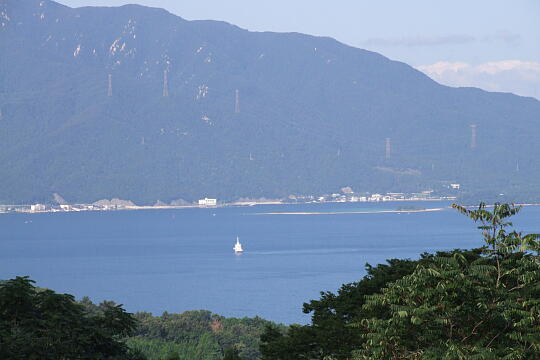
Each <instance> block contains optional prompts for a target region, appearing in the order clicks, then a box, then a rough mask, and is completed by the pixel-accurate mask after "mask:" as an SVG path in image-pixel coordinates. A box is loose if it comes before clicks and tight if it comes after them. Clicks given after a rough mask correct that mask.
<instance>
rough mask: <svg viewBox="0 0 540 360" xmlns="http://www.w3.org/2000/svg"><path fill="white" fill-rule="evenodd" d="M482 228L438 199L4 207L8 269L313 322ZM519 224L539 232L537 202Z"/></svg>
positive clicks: (1, 265) (78, 287)
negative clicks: (336, 301) (390, 269)
mask: <svg viewBox="0 0 540 360" xmlns="http://www.w3.org/2000/svg"><path fill="white" fill-rule="evenodd" d="M435 208H439V209H442V210H440V211H425V212H423V211H417V212H391V211H396V210H403V209H407V210H411V209H413V210H423V209H435ZM476 226H478V224H475V223H474V222H472V221H471V220H470V219H468V218H467V217H465V216H463V215H461V214H459V213H457V212H456V211H455V210H453V209H451V208H450V203H449V202H438V201H437V202H435V201H430V202H427V201H423V202H381V203H322V204H321V203H319V204H288V205H255V206H242V207H218V208H186V209H160V210H157V209H156V210H131V211H130V210H125V211H93V212H92V211H87V212H63V213H34V214H30V213H9V214H0V279H10V278H13V277H15V276H29V277H30V278H31V279H33V280H35V281H36V284H37V285H38V286H40V287H46V288H51V289H53V290H55V291H56V292H59V293H70V294H73V295H75V296H76V298H78V299H80V298H81V297H83V296H89V297H90V298H91V299H92V300H93V301H94V302H100V301H103V300H113V301H115V302H117V303H119V304H123V305H124V308H125V309H127V310H128V311H130V312H136V311H147V312H152V313H153V314H154V315H161V314H162V313H163V312H165V311H167V312H169V313H179V312H184V311H187V310H201V309H204V310H210V311H212V312H214V313H217V314H220V315H224V316H227V317H253V316H260V317H263V318H266V319H269V320H273V321H277V322H281V323H285V324H291V323H300V324H305V323H308V322H309V321H310V315H309V314H304V313H303V312H302V305H303V303H304V302H308V301H310V300H311V299H318V298H319V297H320V292H321V291H332V292H335V291H336V290H338V289H339V287H340V286H341V285H342V284H346V283H350V282H355V281H358V280H360V279H361V278H362V277H363V276H364V275H365V273H366V272H365V264H366V263H369V264H372V265H375V264H379V263H384V262H385V260H386V259H391V258H410V259H416V258H418V257H419V254H421V253H423V252H435V251H438V250H449V249H455V248H461V249H466V248H474V247H480V246H482V245H483V241H482V236H481V232H480V230H478V229H477V228H476ZM514 226H515V228H516V229H518V230H520V231H523V232H524V233H531V232H536V233H540V207H534V206H530V207H524V208H523V210H522V211H521V212H520V213H519V214H518V215H517V216H516V217H515V219H514ZM237 236H238V237H239V238H240V242H241V243H242V246H243V248H244V250H245V251H244V253H242V254H235V253H234V252H233V245H234V243H235V241H236V237H237Z"/></svg>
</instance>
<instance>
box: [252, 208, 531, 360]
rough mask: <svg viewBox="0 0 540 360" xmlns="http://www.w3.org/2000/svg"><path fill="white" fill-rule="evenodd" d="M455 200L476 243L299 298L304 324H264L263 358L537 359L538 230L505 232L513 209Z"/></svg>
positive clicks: (394, 264)
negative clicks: (473, 227) (479, 240)
mask: <svg viewBox="0 0 540 360" xmlns="http://www.w3.org/2000/svg"><path fill="white" fill-rule="evenodd" d="M454 207H455V208H456V209H457V210H458V211H460V212H461V213H463V214H465V215H466V216H468V217H470V218H471V219H472V220H474V221H475V222H479V223H480V226H479V229H481V230H482V234H483V237H484V240H485V246H484V247H482V248H481V249H476V250H471V251H463V250H455V251H451V252H440V253H437V254H435V255H428V254H424V255H422V256H421V258H420V259H419V260H417V261H409V260H390V261H388V264H385V265H379V266H377V267H370V266H368V268H367V272H368V275H367V276H366V277H365V278H364V279H362V280H361V281H360V282H357V283H354V284H348V285H344V286H343V287H342V288H341V289H340V290H339V292H338V294H337V295H334V294H331V293H322V296H321V299H320V300H317V301H311V302H310V303H309V304H305V305H304V311H305V312H312V313H313V315H312V319H313V323H312V325H309V326H293V327H291V328H290V329H289V331H288V332H287V333H286V334H284V333H283V332H282V331H278V330H277V329H275V328H271V327H269V328H267V330H266V331H265V333H264V334H263V336H262V337H261V340H262V344H261V351H262V354H263V359H267V360H270V359H274V360H279V359H291V360H292V359H353V358H354V359H392V360H393V359H396V360H397V359H539V358H540V257H539V250H540V246H539V242H538V235H536V234H529V235H523V234H522V233H520V232H517V231H509V230H507V228H508V227H510V226H511V225H512V223H511V222H509V221H508V218H509V217H511V216H512V215H515V214H516V213H518V212H519V210H520V208H519V207H515V206H512V205H508V204H496V205H495V206H494V207H493V209H492V210H491V211H489V210H488V209H487V208H486V206H485V205H484V204H481V205H480V206H479V207H478V209H476V210H468V209H466V208H464V207H460V206H457V205H454Z"/></svg>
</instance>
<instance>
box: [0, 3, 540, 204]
mask: <svg viewBox="0 0 540 360" xmlns="http://www.w3.org/2000/svg"><path fill="white" fill-rule="evenodd" d="M0 44H2V45H1V47H2V56H1V57H0V109H1V118H0V142H1V143H2V144H3V146H2V148H1V149H0V161H1V164H2V168H3V171H2V177H0V203H13V202H15V203H21V202H22V203H28V202H38V201H40V202H47V201H52V196H53V195H52V194H53V193H59V194H61V195H62V197H64V198H65V199H66V200H67V201H69V202H92V201H96V200H99V199H103V198H112V197H119V198H122V199H130V200H132V201H134V202H136V203H154V202H155V201H156V200H158V199H159V200H163V201H171V200H174V199H179V198H182V199H186V200H190V201H191V200H194V199H197V198H199V197H204V196H210V197H218V198H220V199H223V200H231V199H235V198H238V197H241V196H244V197H246V196H247V197H260V196H267V197H282V196H286V195H289V194H321V193H328V192H335V191H337V190H338V189H339V188H341V187H343V186H351V187H352V188H353V189H354V190H356V191H379V192H382V191H417V190H425V189H428V188H433V189H435V190H439V189H442V188H443V187H444V185H446V184H448V183H449V182H457V183H460V184H461V185H462V188H463V189H464V191H466V192H469V193H479V194H486V195H489V196H491V195H497V194H499V193H510V194H520V196H521V195H522V194H528V193H529V192H534V191H536V190H538V189H539V188H540V186H539V185H538V181H537V180H536V179H537V178H538V176H540V162H539V161H538V160H537V157H538V155H539V154H540V144H539V143H538V141H537V139H538V136H539V135H540V124H539V122H538V121H539V115H540V102H539V101H537V100H535V99H532V98H525V97H519V96H516V95H512V94H503V93H489V92H485V91H482V90H479V89H474V88H449V87H446V86H442V85H440V84H438V83H436V82H434V81H433V80H431V79H430V78H428V77H427V76H426V75H424V74H422V73H421V72H419V71H417V70H415V69H413V68H412V67H410V66H408V65H406V64H404V63H400V62H395V61H391V60H389V59H387V58H385V57H384V56H382V55H379V54H377V53H373V52H369V51H365V50H361V49H357V48H353V47H349V46H346V45H343V44H341V43H339V42H337V41H335V40H333V39H330V38H321V37H313V36H307V35H302V34H297V33H287V34H282V33H267V32H264V33H259V32H248V31H246V30H242V29H240V28H238V27H235V26H233V25H230V24H227V23H223V22H216V21H186V20H183V19H182V18H179V17H177V16H174V15H172V14H170V13H168V12H166V11H164V10H161V9H154V8H147V7H142V6H136V5H128V6H122V7H118V8H92V7H86V8H77V9H72V8H69V7H66V6H63V5H60V4H58V3H55V2H52V1H48V0H43V1H38V0H0ZM109 75H111V77H110V79H111V88H110V89H109V86H108V85H109V83H108V81H109ZM165 78H166V82H167V88H166V89H164V82H165ZM237 93H238V102H237V101H236V94H237ZM109 95H111V96H109ZM164 95H167V96H164ZM471 124H474V125H476V133H477V135H476V140H475V144H471V141H472V139H471V128H470V125H471ZM386 138H389V139H390V140H389V142H390V146H391V151H390V153H389V157H387V156H386V153H385V139H386ZM471 145H475V146H472V147H471Z"/></svg>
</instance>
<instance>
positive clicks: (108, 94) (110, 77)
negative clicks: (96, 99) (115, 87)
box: [107, 74, 112, 96]
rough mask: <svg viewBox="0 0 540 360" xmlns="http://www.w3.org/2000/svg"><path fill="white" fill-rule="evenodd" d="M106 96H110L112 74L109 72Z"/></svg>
mask: <svg viewBox="0 0 540 360" xmlns="http://www.w3.org/2000/svg"><path fill="white" fill-rule="evenodd" d="M107 96H112V74H109V89H108V90H107Z"/></svg>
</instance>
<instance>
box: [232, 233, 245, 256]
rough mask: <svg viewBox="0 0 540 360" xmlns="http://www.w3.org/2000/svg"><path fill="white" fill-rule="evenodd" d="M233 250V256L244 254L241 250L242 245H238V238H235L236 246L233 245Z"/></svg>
mask: <svg viewBox="0 0 540 360" xmlns="http://www.w3.org/2000/svg"><path fill="white" fill-rule="evenodd" d="M233 250H234V253H235V254H241V253H243V252H244V249H242V244H240V238H239V237H238V236H237V237H236V244H234V247H233Z"/></svg>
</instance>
